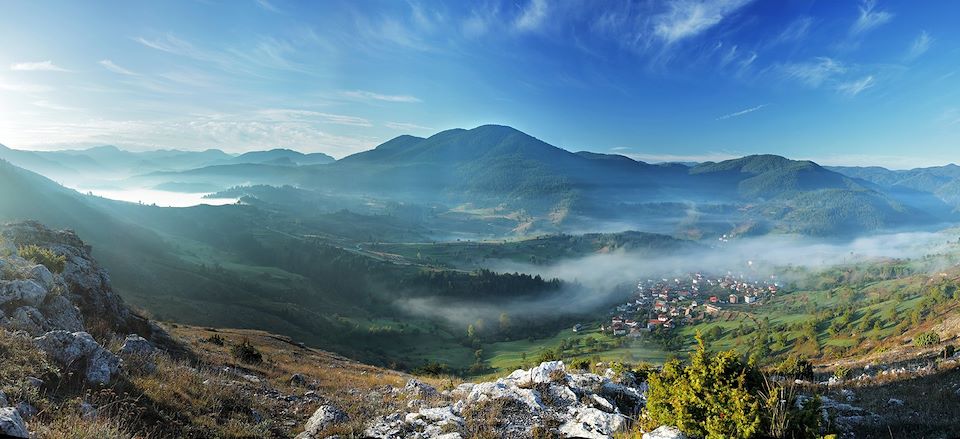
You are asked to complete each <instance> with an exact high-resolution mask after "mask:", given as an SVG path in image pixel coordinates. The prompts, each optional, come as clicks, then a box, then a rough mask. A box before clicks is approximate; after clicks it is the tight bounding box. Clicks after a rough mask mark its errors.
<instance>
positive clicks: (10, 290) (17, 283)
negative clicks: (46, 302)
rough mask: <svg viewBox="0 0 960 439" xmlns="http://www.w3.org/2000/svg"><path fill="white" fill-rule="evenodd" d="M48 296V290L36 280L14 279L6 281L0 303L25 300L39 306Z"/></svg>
mask: <svg viewBox="0 0 960 439" xmlns="http://www.w3.org/2000/svg"><path fill="white" fill-rule="evenodd" d="M46 297H47V290H46V288H44V287H43V286H41V285H40V284H39V283H37V282H36V281H34V280H14V281H9V282H5V283H4V284H3V288H2V290H0V305H2V304H5V303H8V302H23V303H25V304H27V305H30V306H39V305H40V304H41V303H43V299H44V298H46Z"/></svg>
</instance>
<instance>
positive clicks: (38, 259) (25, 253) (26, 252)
mask: <svg viewBox="0 0 960 439" xmlns="http://www.w3.org/2000/svg"><path fill="white" fill-rule="evenodd" d="M19 253H20V257H21V258H24V259H26V260H28V261H32V262H33V263H34V264H41V265H43V266H44V267H47V270H50V271H51V272H53V273H62V272H63V267H64V266H65V265H66V263H67V258H66V257H65V256H63V255H58V254H56V253H54V252H53V251H52V250H50V249H46V248H43V247H40V246H37V245H33V244H30V245H25V246H22V247H20V248H19Z"/></svg>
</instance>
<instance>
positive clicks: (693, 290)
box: [601, 272, 780, 337]
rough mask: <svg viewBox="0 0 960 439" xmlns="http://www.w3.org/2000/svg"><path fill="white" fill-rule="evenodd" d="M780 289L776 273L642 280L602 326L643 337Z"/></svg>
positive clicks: (619, 333) (753, 301)
mask: <svg viewBox="0 0 960 439" xmlns="http://www.w3.org/2000/svg"><path fill="white" fill-rule="evenodd" d="M779 289H780V285H779V284H778V283H777V282H776V278H775V277H771V278H770V279H765V280H752V279H750V278H748V277H747V276H745V275H742V274H740V275H734V274H733V273H730V272H728V273H727V275H725V276H719V277H709V276H704V275H703V274H701V273H695V274H692V275H690V276H687V277H684V278H675V279H660V280H653V279H649V280H646V281H640V282H638V283H637V291H636V294H635V295H634V297H632V298H631V299H630V301H628V302H626V303H624V304H622V305H618V306H617V307H616V309H615V310H614V311H613V312H612V314H613V316H612V317H611V318H610V324H609V326H608V325H606V324H604V325H603V326H601V330H603V331H609V332H610V333H612V334H613V335H615V336H635V337H639V336H641V335H642V334H643V333H645V332H649V331H653V330H655V329H657V328H664V329H671V328H674V327H676V326H677V325H684V324H690V323H693V322H695V321H697V320H699V319H702V318H703V317H704V316H705V315H716V314H719V313H720V312H721V311H722V309H723V307H724V306H729V305H734V304H738V303H743V304H749V305H754V304H759V303H761V301H762V300H763V299H764V298H766V297H769V296H771V295H775V294H777V292H778V291H779ZM628 316H629V317H628ZM630 317H632V318H630Z"/></svg>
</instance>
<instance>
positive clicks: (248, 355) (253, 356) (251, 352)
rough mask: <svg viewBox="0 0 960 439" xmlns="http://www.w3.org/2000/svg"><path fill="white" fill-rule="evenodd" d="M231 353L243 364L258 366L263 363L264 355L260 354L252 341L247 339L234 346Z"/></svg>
mask: <svg viewBox="0 0 960 439" xmlns="http://www.w3.org/2000/svg"><path fill="white" fill-rule="evenodd" d="M230 352H231V353H232V354H233V356H234V358H236V359H237V360H240V361H241V362H243V363H249V364H258V363H261V362H263V355H262V354H260V351H258V350H257V348H256V347H254V346H253V344H251V343H250V340H247V339H243V341H242V342H241V343H240V344H238V345H236V346H234V347H233V349H231V350H230Z"/></svg>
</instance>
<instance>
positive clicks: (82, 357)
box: [34, 331, 120, 384]
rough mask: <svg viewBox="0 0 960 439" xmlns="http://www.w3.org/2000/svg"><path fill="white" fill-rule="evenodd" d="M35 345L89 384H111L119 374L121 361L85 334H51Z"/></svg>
mask: <svg viewBox="0 0 960 439" xmlns="http://www.w3.org/2000/svg"><path fill="white" fill-rule="evenodd" d="M34 343H36V345H37V347H39V348H40V349H41V350H43V351H44V352H46V354H47V355H48V356H49V357H50V358H51V359H53V360H54V361H56V362H57V363H58V364H59V365H60V366H61V367H63V368H65V369H68V370H73V371H76V372H79V373H82V374H83V377H84V380H85V381H86V382H88V383H92V384H106V383H109V382H110V380H111V379H112V378H113V377H114V376H115V375H116V374H117V373H119V372H120V359H119V358H117V356H116V355H113V354H112V353H111V352H110V351H108V350H106V349H104V348H103V347H102V346H100V344H99V343H97V341H96V340H94V339H93V337H91V336H90V334H88V333H86V332H67V331H51V332H48V333H46V334H45V335H43V336H42V337H37V338H35V339H34Z"/></svg>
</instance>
